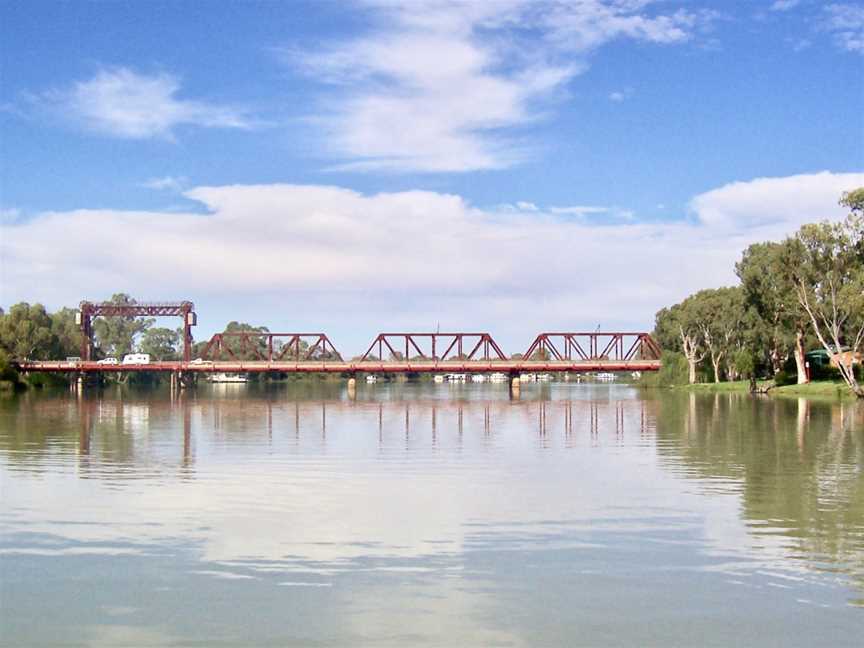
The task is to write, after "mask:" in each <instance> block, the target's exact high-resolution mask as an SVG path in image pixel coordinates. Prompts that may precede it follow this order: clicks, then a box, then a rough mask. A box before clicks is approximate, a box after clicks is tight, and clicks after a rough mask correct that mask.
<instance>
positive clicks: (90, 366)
mask: <svg viewBox="0 0 864 648" xmlns="http://www.w3.org/2000/svg"><path fill="white" fill-rule="evenodd" d="M17 366H18V368H19V369H20V370H21V371H44V372H54V373H58V372H60V373H70V372H84V373H99V372H105V373H117V372H124V371H165V372H172V371H184V372H194V373H262V372H270V373H355V372H365V373H409V372H418V373H488V372H501V373H522V372H531V373H547V372H548V373H552V372H565V371H566V372H572V373H585V372H591V371H657V370H658V369H660V361H659V360H627V361H620V360H555V361H542V360H541V361H533V360H470V361H454V360H441V361H437V362H436V361H432V360H427V361H408V362H396V361H389V362H380V361H368V360H367V361H362V362H334V361H330V360H328V361H326V362H320V361H318V362H312V361H306V362H260V361H238V360H231V361H215V362H182V361H170V362H151V363H149V364H136V365H132V364H126V365H119V364H118V365H109V364H99V363H97V362H69V361H64V360H56V361H55V360H45V361H32V362H19V363H17Z"/></svg>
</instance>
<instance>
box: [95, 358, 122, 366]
mask: <svg viewBox="0 0 864 648" xmlns="http://www.w3.org/2000/svg"><path fill="white" fill-rule="evenodd" d="M96 364H98V365H116V364H120V361H119V360H117V358H111V357H108V358H102V359H101V360H97V361H96Z"/></svg>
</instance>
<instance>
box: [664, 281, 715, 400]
mask: <svg viewBox="0 0 864 648" xmlns="http://www.w3.org/2000/svg"><path fill="white" fill-rule="evenodd" d="M694 297H695V295H694V296H691V297H688V298H687V299H685V300H684V301H683V302H681V303H680V304H675V305H674V306H671V307H669V308H664V309H663V310H661V311H659V312H658V313H657V316H656V319H655V326H654V335H655V337H656V338H657V341H658V342H659V343H660V346H661V347H663V348H665V349H674V350H676V351H680V352H681V353H683V354H684V357H685V358H686V360H687V380H688V382H689V383H690V384H691V385H692V384H694V383H695V382H696V368H697V367H698V365H699V363H700V362H702V360H704V359H705V355H706V353H707V351H706V349H705V338H704V337H703V332H702V327H701V326H700V321H699V315H698V313H697V310H698V309H697V308H696V303H695V300H694Z"/></svg>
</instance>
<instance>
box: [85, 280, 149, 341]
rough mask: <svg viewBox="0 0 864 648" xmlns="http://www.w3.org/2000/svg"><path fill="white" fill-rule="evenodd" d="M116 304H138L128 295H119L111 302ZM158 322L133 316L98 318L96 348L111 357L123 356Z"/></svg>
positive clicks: (94, 323) (95, 321) (114, 296)
mask: <svg viewBox="0 0 864 648" xmlns="http://www.w3.org/2000/svg"><path fill="white" fill-rule="evenodd" d="M109 301H110V302H112V303H114V304H121V305H131V304H137V303H138V302H137V301H136V300H134V299H133V298H132V297H130V296H129V295H127V294H126V293H117V294H115V295H113V296H112V297H111V299H110V300H109ZM155 321H156V320H154V319H152V318H146V319H144V318H140V317H133V316H111V317H97V318H96V319H95V320H93V332H94V333H95V338H96V346H97V347H98V348H99V350H100V351H101V352H102V353H103V354H105V355H109V356H122V355H124V354H126V353H130V352H131V351H132V349H133V348H135V341H136V339H137V338H138V336H139V335H141V334H142V333H144V332H145V331H146V330H147V329H148V328H150V327H151V326H152V325H153V323H154V322H155Z"/></svg>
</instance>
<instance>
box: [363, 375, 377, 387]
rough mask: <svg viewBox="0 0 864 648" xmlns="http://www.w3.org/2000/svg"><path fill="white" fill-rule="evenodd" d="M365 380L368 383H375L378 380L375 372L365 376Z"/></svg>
mask: <svg viewBox="0 0 864 648" xmlns="http://www.w3.org/2000/svg"><path fill="white" fill-rule="evenodd" d="M366 382H367V383H369V384H370V385H371V384H372V383H377V382H378V376H376V375H375V374H369V375H368V376H366Z"/></svg>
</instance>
